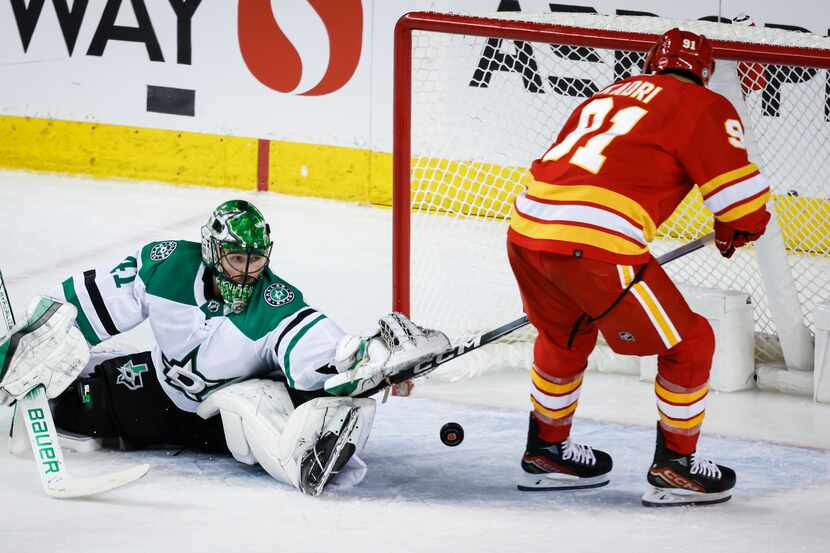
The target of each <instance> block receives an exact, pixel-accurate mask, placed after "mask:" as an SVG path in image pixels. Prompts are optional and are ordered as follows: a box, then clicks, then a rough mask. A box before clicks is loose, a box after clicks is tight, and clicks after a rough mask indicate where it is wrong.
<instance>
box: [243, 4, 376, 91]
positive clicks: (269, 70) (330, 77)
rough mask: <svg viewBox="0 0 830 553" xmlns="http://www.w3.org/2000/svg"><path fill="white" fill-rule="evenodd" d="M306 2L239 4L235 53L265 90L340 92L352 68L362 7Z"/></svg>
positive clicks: (359, 44)
mask: <svg viewBox="0 0 830 553" xmlns="http://www.w3.org/2000/svg"><path fill="white" fill-rule="evenodd" d="M306 1H307V3H303V2H300V1H298V0H240V2H239V48H240V50H241V51H242V58H243V59H244V60H245V64H246V65H247V66H248V69H249V70H250V71H251V73H252V74H253V75H254V77H256V78H257V80H258V81H259V82H261V83H262V84H264V85H265V86H267V87H269V88H271V89H273V90H277V91H279V92H286V93H293V94H297V95H300V96H322V95H324V94H331V93H332V92H334V91H336V90H338V89H340V88H342V87H343V86H344V85H345V84H346V83H347V82H349V79H351V78H352V75H354V72H355V70H356V69H357V64H358V62H359V61H360V51H361V47H362V44H363V6H362V5H361V0H338V1H336V2H335V1H332V0H306ZM280 4H282V5H283V6H284V7H283V8H282V9H280ZM272 5H273V8H272ZM315 20H316V21H319V22H322V26H321V25H320V24H319V23H318V22H316V21H315ZM315 30H316V31H315Z"/></svg>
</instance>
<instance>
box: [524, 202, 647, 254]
mask: <svg viewBox="0 0 830 553" xmlns="http://www.w3.org/2000/svg"><path fill="white" fill-rule="evenodd" d="M510 227H511V228H512V229H513V230H514V231H516V232H518V233H519V234H522V235H524V236H527V237H528V238H536V239H539V240H561V241H564V242H575V243H577V244H585V245H588V246H594V247H597V248H602V249H603V250H607V251H609V252H612V253H616V254H620V255H643V254H645V253H647V252H648V248H647V247H645V246H638V245H636V244H634V243H633V242H630V241H628V240H626V239H624V238H620V237H619V236H617V235H614V234H609V233H607V232H603V231H601V230H597V229H592V228H589V227H581V226H575V225H567V224H560V223H537V222H535V221H531V220H530V219H525V218H524V217H522V216H521V215H520V214H519V213H517V212H516V211H514V212H513V216H512V217H511V218H510Z"/></svg>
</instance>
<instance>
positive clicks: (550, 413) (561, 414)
mask: <svg viewBox="0 0 830 553" xmlns="http://www.w3.org/2000/svg"><path fill="white" fill-rule="evenodd" d="M530 402H531V403H532V404H533V409H535V410H536V411H539V412H540V413H542V414H543V415H545V416H546V417H548V418H551V419H564V418H565V417H567V416H569V415H571V414H573V412H574V411H576V404H577V403H578V402H577V401H574V402H573V403H571V404H570V405H568V406H567V407H564V408H562V409H555V410H554V409H548V408H547V407H545V406H544V405H542V404H541V403H539V402H538V401H536V398H535V397H533V396H530Z"/></svg>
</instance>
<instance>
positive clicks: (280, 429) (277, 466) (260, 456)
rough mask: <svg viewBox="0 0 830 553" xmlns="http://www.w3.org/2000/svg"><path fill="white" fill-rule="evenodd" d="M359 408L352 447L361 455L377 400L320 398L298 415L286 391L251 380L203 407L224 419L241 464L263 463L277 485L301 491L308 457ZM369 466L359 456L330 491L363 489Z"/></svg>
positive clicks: (270, 383)
mask: <svg viewBox="0 0 830 553" xmlns="http://www.w3.org/2000/svg"><path fill="white" fill-rule="evenodd" d="M355 407H358V408H359V409H358V413H359V418H358V424H357V425H355V427H354V430H353V431H352V435H351V436H349V438H348V439H349V442H350V443H353V444H354V445H355V447H356V453H357V452H359V451H360V450H361V449H362V448H363V446H364V445H365V444H366V440H367V439H368V437H369V431H370V429H371V426H372V421H373V420H374V413H375V404H374V401H373V400H363V399H349V398H317V399H313V400H311V401H308V402H306V403H304V404H302V405H301V406H300V407H299V408H297V409H296V410H295V409H294V406H293V404H292V402H291V399H290V397H289V395H288V390H287V389H286V388H285V385H284V384H282V383H280V382H273V381H270V380H248V381H246V382H241V383H238V384H232V385H230V386H227V387H225V388H222V389H220V390H218V391H216V392H214V393H213V394H211V395H210V396H209V397H208V398H207V399H206V400H205V401H204V402H202V403H201V405H199V407H198V409H197V413H198V414H199V416H201V417H202V418H205V419H206V418H209V417H212V416H214V415H216V414H220V415H221V417H222V425H223V427H224V431H225V440H226V442H227V445H228V449H229V450H230V451H231V453H232V454H233V456H234V458H235V459H236V460H237V461H240V462H242V463H246V464H249V465H253V464H257V463H259V465H260V466H262V468H263V469H265V471H266V472H268V474H270V475H271V476H272V477H273V478H275V479H276V480H279V481H281V482H284V483H286V484H290V485H292V486H294V487H295V488H297V489H300V464H301V462H302V459H303V457H304V456H305V454H306V453H307V452H308V451H309V449H310V448H312V447H313V446H314V444H315V443H317V440H318V439H319V438H320V436H322V435H323V434H325V433H326V432H327V431H329V430H332V429H335V427H336V429H335V430H336V431H337V432H339V430H340V426H339V423H338V420H339V418H340V417H341V416H342V414H343V413H345V412H350V411H351V410H352V409H353V408H355ZM365 473H366V466H365V464H363V462H362V461H360V460H359V459H357V458H356V456H353V457H352V459H351V460H350V461H349V463H347V465H346V466H345V467H344V468H343V470H341V472H340V473H339V474H338V475H336V477H335V478H334V480H333V481H332V483H331V484H330V487H335V486H338V485H339V486H343V487H347V486H350V485H355V484H357V483H359V482H360V481H361V480H362V479H363V477H364V476H365Z"/></svg>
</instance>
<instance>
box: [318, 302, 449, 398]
mask: <svg viewBox="0 0 830 553" xmlns="http://www.w3.org/2000/svg"><path fill="white" fill-rule="evenodd" d="M378 327H379V328H378V332H377V334H375V335H374V336H371V337H369V338H359V337H355V336H345V337H343V338H342V339H341V340H340V342H339V343H338V345H337V351H336V354H335V366H336V367H337V369H338V370H339V371H341V372H340V373H339V374H336V375H334V376H332V377H330V378H329V379H327V380H326V382H325V384H324V387H325V389H326V391H327V392H329V393H331V394H334V395H341V396H349V395H351V396H356V395H360V394H361V393H363V392H365V391H367V390H372V389H374V388H376V387H377V386H378V385H380V384H381V383H382V382H383V381H384V380H385V379H386V378H388V377H390V376H392V375H395V374H397V373H398V372H400V371H402V370H405V369H408V368H409V367H411V366H413V365H415V364H417V363H420V362H421V361H423V360H424V359H426V358H428V357H430V356H432V355H435V354H438V353H441V352H442V351H444V350H446V349H447V348H448V347H449V346H450V341H449V338H447V336H446V334H444V333H443V332H441V331H439V330H433V329H429V328H422V327H420V326H418V325H416V324H415V323H413V322H412V321H410V320H409V319H408V318H407V317H406V316H404V315H402V314H400V313H390V314H388V315H384V316H383V317H381V319H380V320H379V321H378Z"/></svg>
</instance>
